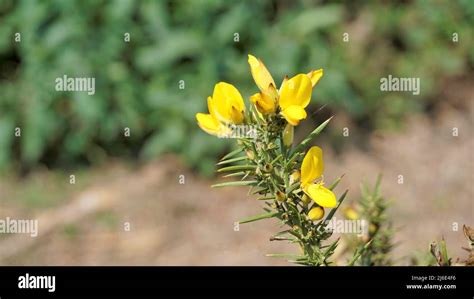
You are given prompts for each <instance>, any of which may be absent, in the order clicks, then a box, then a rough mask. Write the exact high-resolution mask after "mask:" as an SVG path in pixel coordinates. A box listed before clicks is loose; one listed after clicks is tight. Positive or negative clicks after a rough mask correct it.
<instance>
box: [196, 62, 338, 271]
mask: <svg viewBox="0 0 474 299" xmlns="http://www.w3.org/2000/svg"><path fill="white" fill-rule="evenodd" d="M248 62H249V65H250V70H251V73H252V76H253V79H254V81H255V83H256V85H257V86H258V88H259V90H260V92H258V93H256V94H254V95H252V96H251V97H250V105H249V108H248V109H246V106H245V104H244V100H243V98H242V96H241V94H240V92H239V91H238V90H237V89H236V88H235V87H234V86H233V85H231V84H228V83H224V82H220V83H218V84H216V86H215V87H214V92H213V95H212V97H208V99H207V104H208V110H209V113H208V114H203V113H198V114H197V115H196V119H197V121H198V124H199V126H200V127H201V128H202V129H203V130H204V131H205V132H207V133H209V134H212V135H215V136H218V137H224V138H225V137H227V138H231V137H233V138H237V143H238V145H239V148H238V149H237V150H235V151H233V152H231V153H229V154H227V155H226V156H225V157H224V158H222V160H221V161H220V162H219V163H218V165H219V166H221V167H222V168H220V169H219V170H218V172H221V173H224V172H225V173H228V174H227V175H225V177H238V178H240V179H239V180H238V181H232V182H225V183H221V184H217V185H214V186H213V187H225V186H250V187H251V190H250V193H251V194H256V195H258V200H262V201H264V202H265V204H266V206H265V207H264V210H265V213H263V214H260V215H257V216H254V217H250V218H248V219H245V220H242V221H240V223H249V222H253V221H257V220H262V219H267V218H276V219H278V220H279V221H280V222H281V223H282V224H283V225H284V226H286V228H285V229H284V230H282V231H280V232H278V233H276V234H275V235H274V236H272V237H271V240H287V241H289V242H292V243H297V244H298V245H299V246H300V248H301V254H298V255H291V254H290V255H287V254H273V255H270V256H280V257H286V258H288V259H289V260H291V261H292V262H295V263H298V264H304V265H315V266H319V265H329V264H330V263H331V261H330V257H331V255H332V254H333V253H334V250H335V248H336V246H337V243H338V240H335V241H329V240H328V239H329V238H330V237H331V232H330V230H328V229H327V223H328V220H330V219H331V218H332V216H333V215H334V213H335V212H336V210H337V208H338V207H339V205H340V203H341V202H342V200H343V199H344V198H345V196H346V194H347V191H346V192H344V193H343V194H342V195H341V196H340V197H339V200H337V199H336V195H335V194H334V193H333V189H334V188H335V187H336V186H337V184H338V183H339V181H340V179H341V178H339V179H337V180H336V181H335V182H333V183H332V184H331V185H330V186H328V187H326V186H325V182H324V176H323V172H324V162H323V151H322V149H321V148H320V147H317V146H313V147H311V148H309V150H308V147H309V145H310V142H311V141H312V140H313V139H314V138H315V137H316V136H317V135H318V134H319V133H320V132H321V131H322V130H323V129H324V128H325V127H326V125H327V124H328V123H329V121H330V119H327V120H326V121H324V122H323V123H322V124H321V125H319V126H318V127H317V128H316V129H315V130H314V131H312V132H311V133H310V134H309V135H308V137H306V138H305V139H304V140H303V141H302V142H301V143H299V144H297V145H295V146H294V145H293V131H294V127H295V126H297V125H298V124H299V123H300V121H302V120H304V119H305V118H306V117H307V112H306V110H305V108H306V107H307V106H308V104H309V103H310V101H311V95H312V89H313V88H314V86H316V84H317V83H318V81H319V80H320V79H321V77H322V76H323V70H322V69H319V70H314V71H310V72H309V73H307V74H298V75H296V76H294V77H292V78H287V77H285V78H284V79H283V83H282V84H281V87H280V88H279V89H277V88H276V84H275V81H274V80H273V78H272V76H271V74H270V72H269V71H268V70H267V68H266V67H265V65H264V64H263V63H262V61H260V60H258V59H257V58H255V57H254V56H252V55H249V60H248ZM242 126H244V127H246V128H250V130H249V131H250V132H252V134H237V133H239V132H241V131H242V130H238V129H239V128H241V127H242ZM325 209H330V210H329V213H328V215H327V216H326V218H325V219H324V220H323V218H324V215H325Z"/></svg>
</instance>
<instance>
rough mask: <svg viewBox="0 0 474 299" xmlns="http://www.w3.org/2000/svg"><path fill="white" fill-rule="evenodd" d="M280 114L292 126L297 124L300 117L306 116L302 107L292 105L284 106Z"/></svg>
mask: <svg viewBox="0 0 474 299" xmlns="http://www.w3.org/2000/svg"><path fill="white" fill-rule="evenodd" d="M281 114H282V115H283V117H284V118H285V119H286V121H287V122H288V123H289V124H291V125H292V126H297V125H298V124H299V123H300V121H301V120H302V119H305V118H306V111H305V110H304V108H303V107H301V106H297V105H292V106H288V107H286V108H285V109H284V110H283V111H282V112H281Z"/></svg>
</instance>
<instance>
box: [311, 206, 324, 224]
mask: <svg viewBox="0 0 474 299" xmlns="http://www.w3.org/2000/svg"><path fill="white" fill-rule="evenodd" d="M308 217H309V219H311V220H312V221H317V220H320V219H322V218H323V217H324V209H323V208H322V207H319V206H318V207H315V208H312V209H311V210H310V211H309V213H308Z"/></svg>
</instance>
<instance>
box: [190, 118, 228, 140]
mask: <svg viewBox="0 0 474 299" xmlns="http://www.w3.org/2000/svg"><path fill="white" fill-rule="evenodd" d="M196 120H197V122H198V125H199V127H200V128H201V129H202V130H203V131H204V132H206V133H208V134H211V135H214V136H218V137H224V136H225V135H226V134H227V132H228V129H227V127H226V126H224V125H223V124H221V123H220V122H219V121H218V120H217V119H215V118H214V117H212V115H211V114H204V113H197V114H196Z"/></svg>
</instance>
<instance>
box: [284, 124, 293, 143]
mask: <svg viewBox="0 0 474 299" xmlns="http://www.w3.org/2000/svg"><path fill="white" fill-rule="evenodd" d="M294 131H295V129H294V127H293V126H292V125H290V124H287V125H286V127H285V129H284V130H283V144H284V145H285V146H286V147H291V146H292V145H293V135H294V134H293V133H294Z"/></svg>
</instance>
